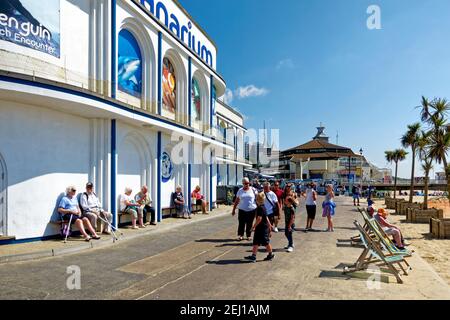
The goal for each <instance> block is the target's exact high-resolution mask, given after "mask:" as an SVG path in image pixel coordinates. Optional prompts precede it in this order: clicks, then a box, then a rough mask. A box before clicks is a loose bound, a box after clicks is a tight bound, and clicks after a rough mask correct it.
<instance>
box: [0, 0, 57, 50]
mask: <svg viewBox="0 0 450 320" xmlns="http://www.w3.org/2000/svg"><path fill="white" fill-rule="evenodd" d="M0 40H5V41H9V42H12V43H15V44H17V45H20V46H24V47H28V48H31V49H34V50H38V51H41V52H45V53H47V54H49V55H52V56H54V57H57V58H59V57H60V27H59V0H39V1H36V0H1V1H0Z"/></svg>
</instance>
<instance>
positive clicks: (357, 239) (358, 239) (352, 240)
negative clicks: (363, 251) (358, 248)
mask: <svg viewBox="0 0 450 320" xmlns="http://www.w3.org/2000/svg"><path fill="white" fill-rule="evenodd" d="M358 211H359V213H360V214H361V215H362V216H363V218H364V226H363V228H364V230H366V231H367V232H368V233H369V234H370V228H369V226H368V225H367V220H366V216H365V213H366V211H365V209H361V208H360V207H358ZM371 236H372V235H371ZM361 242H362V240H361V236H360V235H359V234H358V235H356V236H354V237H351V238H350V244H351V245H352V246H353V245H357V244H361Z"/></svg>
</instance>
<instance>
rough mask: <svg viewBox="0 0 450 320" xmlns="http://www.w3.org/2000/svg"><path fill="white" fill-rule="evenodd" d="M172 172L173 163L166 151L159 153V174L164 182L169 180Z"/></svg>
mask: <svg viewBox="0 0 450 320" xmlns="http://www.w3.org/2000/svg"><path fill="white" fill-rule="evenodd" d="M172 173H173V164H172V160H171V159H170V156H169V154H168V153H167V152H163V153H162V155H161V176H162V181H163V182H164V183H166V182H168V181H170V179H171V178H172Z"/></svg>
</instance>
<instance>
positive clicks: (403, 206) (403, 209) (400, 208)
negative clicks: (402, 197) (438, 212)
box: [396, 202, 423, 215]
mask: <svg viewBox="0 0 450 320" xmlns="http://www.w3.org/2000/svg"><path fill="white" fill-rule="evenodd" d="M408 209H423V204H422V203H417V202H415V203H409V202H400V203H398V205H397V211H396V213H397V214H400V215H406V213H407V210H408Z"/></svg>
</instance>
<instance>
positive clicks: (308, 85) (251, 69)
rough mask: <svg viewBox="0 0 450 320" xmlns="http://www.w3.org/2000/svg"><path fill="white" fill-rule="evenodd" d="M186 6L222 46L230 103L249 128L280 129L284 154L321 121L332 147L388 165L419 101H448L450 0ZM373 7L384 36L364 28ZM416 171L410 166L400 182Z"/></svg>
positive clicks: (220, 0)
mask: <svg viewBox="0 0 450 320" xmlns="http://www.w3.org/2000/svg"><path fill="white" fill-rule="evenodd" d="M180 2H181V3H182V5H183V6H184V7H185V8H186V9H187V11H188V12H190V13H191V15H192V16H193V17H194V19H196V21H197V22H198V23H199V24H200V25H201V26H202V27H203V28H204V29H205V30H206V31H207V32H208V34H209V35H210V36H211V37H212V38H213V39H214V41H215V42H216V43H217V46H218V50H219V52H218V71H219V73H220V74H222V75H223V76H224V78H225V79H226V81H227V85H228V88H229V89H230V90H231V92H232V94H233V99H232V100H231V105H232V106H234V107H236V108H237V109H238V110H240V111H241V112H242V113H244V114H245V115H246V116H247V117H248V119H247V120H246V126H247V127H249V128H260V127H262V125H263V121H264V120H266V122H267V126H268V127H271V128H279V129H280V139H281V142H280V144H281V148H282V149H284V148H288V147H292V146H296V145H299V144H301V143H304V142H306V141H308V140H310V139H311V137H312V136H313V135H314V134H315V132H316V129H315V127H316V126H318V125H319V123H320V122H322V123H323V124H324V125H325V126H326V128H327V129H326V133H327V134H328V135H329V136H330V142H332V143H335V142H336V133H337V132H339V144H340V145H345V146H349V147H351V148H352V149H353V150H354V151H357V150H359V149H360V148H361V147H362V148H363V150H364V154H365V155H366V156H367V158H368V159H369V161H371V162H373V163H374V164H376V165H378V166H383V167H384V166H386V165H387V163H386V161H385V160H384V151H385V150H388V149H394V148H397V147H400V142H399V140H400V137H401V135H402V134H403V133H404V131H406V126H407V125H408V124H410V123H413V122H416V121H418V110H416V109H415V108H414V107H415V106H417V105H418V104H419V103H420V97H421V96H422V95H425V96H427V97H430V98H432V97H435V96H439V97H447V98H450V38H449V30H450V19H448V12H450V1H448V0H381V1H380V0H371V1H366V0H283V1H269V0H215V1H211V0H180ZM277 3H279V4H277ZM372 4H375V5H378V6H379V7H380V8H381V24H382V29H381V30H369V29H368V28H367V25H366V21H367V19H368V17H369V15H368V14H367V12H366V11H367V8H368V7H369V6H370V5H372ZM229 94H230V93H229ZM410 168H411V166H410V159H407V161H405V162H404V163H402V164H401V166H400V171H399V172H400V176H403V177H409V175H410V170H411V169H410ZM436 171H439V167H437V168H436ZM417 173H418V174H420V173H421V171H420V170H417Z"/></svg>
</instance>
